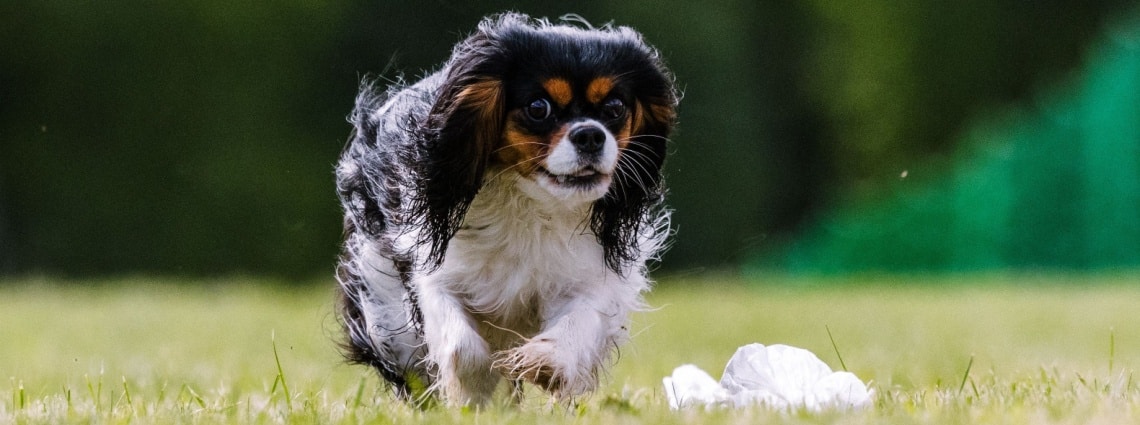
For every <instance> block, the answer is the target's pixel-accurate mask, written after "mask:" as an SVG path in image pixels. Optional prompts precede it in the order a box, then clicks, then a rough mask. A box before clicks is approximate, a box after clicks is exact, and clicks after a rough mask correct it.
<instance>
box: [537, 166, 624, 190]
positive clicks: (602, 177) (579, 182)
mask: <svg viewBox="0 0 1140 425" xmlns="http://www.w3.org/2000/svg"><path fill="white" fill-rule="evenodd" d="M538 173H539V174H541V175H542V176H544V177H546V178H547V179H549V180H550V181H552V182H553V183H555V184H557V185H559V186H564V187H570V188H576V189H590V188H594V187H596V186H598V185H599V184H603V183H606V182H608V181H609V179H610V175H609V174H606V173H603V172H601V171H598V170H597V169H595V168H594V167H590V166H586V167H582V168H580V169H578V170H577V171H574V172H572V173H568V174H555V173H552V172H550V170H547V169H546V168H543V167H539V168H538Z"/></svg>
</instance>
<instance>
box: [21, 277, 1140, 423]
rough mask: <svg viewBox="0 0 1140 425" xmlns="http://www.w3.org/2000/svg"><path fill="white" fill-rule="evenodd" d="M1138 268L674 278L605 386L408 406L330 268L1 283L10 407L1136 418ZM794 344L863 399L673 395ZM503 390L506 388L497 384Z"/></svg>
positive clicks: (648, 416)
mask: <svg viewBox="0 0 1140 425" xmlns="http://www.w3.org/2000/svg"><path fill="white" fill-rule="evenodd" d="M1137 282H1140V279H1138V278H1137V276H1136V275H1117V276H1079V275H1078V276H1034V275H1020V276H966V277H962V276H959V277H925V276H914V277H898V276H895V277H871V276H867V277H854V278H843V279H840V278H820V279H813V278H789V277H780V276H767V277H762V278H760V279H759V280H757V281H756V282H752V283H751V284H746V283H744V282H742V281H740V280H738V279H733V278H727V279H726V278H715V277H702V278H673V279H665V282H663V283H662V284H661V285H660V286H659V288H658V289H657V290H656V291H655V292H653V294H652V295H651V296H650V302H651V304H653V305H655V306H657V307H658V309H657V310H656V311H652V312H646V313H643V314H638V315H637V316H636V317H635V318H634V326H633V332H634V333H635V336H634V339H633V343H632V344H630V345H627V346H626V347H624V348H623V349H622V350H621V356H620V357H621V358H620V360H619V362H618V363H617V364H616V365H615V366H614V367H612V368H611V369H610V370H609V372H608V376H607V377H606V379H605V380H604V382H605V383H604V384H603V387H602V388H601V389H600V390H599V391H598V392H597V393H596V394H594V395H593V396H592V397H590V398H588V399H584V400H581V402H580V403H579V404H578V405H576V406H563V405H553V406H552V405H550V404H549V403H548V402H547V400H546V398H545V397H543V396H542V395H541V394H539V393H538V391H536V390H534V389H533V388H528V391H527V394H528V397H527V400H526V401H525V402H524V403H523V405H522V406H520V407H513V406H507V405H506V403H505V401H504V402H502V403H500V404H496V405H494V406H491V407H490V408H488V409H486V410H483V411H472V410H464V409H444V408H433V409H429V410H426V411H420V410H416V409H413V408H410V407H408V406H405V405H402V404H399V403H396V402H394V401H393V400H392V398H391V397H390V396H389V395H388V394H387V393H386V392H385V391H384V390H383V388H382V387H381V385H380V383H379V380H378V379H377V378H376V377H375V376H374V375H373V374H372V373H371V372H370V371H367V370H365V369H363V368H361V367H355V366H347V365H344V364H342V363H341V361H340V359H339V357H338V355H337V353H336V351H335V348H334V345H333V343H332V342H331V341H332V340H333V339H334V338H335V335H336V333H337V328H336V324H335V322H334V320H333V317H332V315H331V311H332V300H333V295H332V291H331V282H321V283H320V284H318V285H312V286H302V287H291V286H282V285H279V284H274V283H272V282H262V281H256V280H250V279H227V280H218V281H193V282H185V281H175V282H171V281H152V280H148V279H123V280H116V281H111V282H92V281H81V282H74V281H73V282H59V281H52V280H45V279H24V280H11V281H7V282H2V283H0V379H3V380H6V381H0V424H4V423H19V424H24V423H28V424H34V423H76V422H78V423H379V424H387V423H410V422H422V423H487V424H499V423H507V424H530V423H536V422H541V423H555V424H557V423H575V424H579V423H648V424H671V423H709V424H718V423H724V424H735V423H755V422H764V423H796V424H798V423H807V424H816V423H853V424H862V423H931V424H958V423H970V424H974V423H1058V424H1064V423H1105V424H1110V423H1128V422H1133V423H1134V422H1137V421H1140V382H1138V381H1140V378H1137V377H1135V376H1134V375H1133V370H1134V368H1135V367H1136V366H1137V362H1138V361H1140V320H1138V319H1140V313H1138V311H1140V309H1138V308H1137V306H1138V305H1140V285H1136V283H1137ZM750 342H761V343H765V344H774V343H785V344H790V345H794V346H799V347H804V348H807V349H809V350H811V351H813V352H814V353H816V354H817V355H819V357H820V358H821V359H822V360H824V361H825V362H827V363H828V364H830V365H831V366H832V367H833V368H835V369H849V370H850V371H851V372H853V373H855V374H856V375H858V376H859V377H860V378H862V379H863V380H864V381H869V382H870V383H871V386H872V387H873V388H874V389H875V391H876V393H877V394H876V397H875V403H874V406H873V407H871V408H869V409H866V410H863V411H856V412H824V413H817V414H811V413H806V412H773V411H769V410H766V409H763V408H754V409H744V410H710V411H706V410H703V409H695V410H686V411H681V412H674V411H670V410H669V408H668V404H667V403H666V401H665V399H664V394H663V390H662V388H661V378H662V377H663V376H665V375H668V374H670V373H671V372H672V369H673V368H674V367H676V366H679V365H681V364H684V363H694V364H696V365H697V366H700V367H701V368H702V369H705V370H706V371H709V372H710V373H711V374H712V375H713V376H714V377H719V375H720V371H721V370H722V369H723V367H724V364H725V362H727V361H728V358H729V357H730V356H731V355H732V353H733V351H734V350H735V349H736V347H739V346H741V345H744V344H747V343H750ZM503 399H505V397H503Z"/></svg>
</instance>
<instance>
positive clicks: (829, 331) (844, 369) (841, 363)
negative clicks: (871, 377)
mask: <svg viewBox="0 0 1140 425" xmlns="http://www.w3.org/2000/svg"><path fill="white" fill-rule="evenodd" d="M823 328H824V329H827V339H830V340H831V348H832V349H833V350H835V357H839V366H842V367H843V371H844V372H850V371H849V370H847V363H844V362H843V355H842V354H839V346H838V345H835V337H832V336H831V327H829V326H826V325H824V327H823Z"/></svg>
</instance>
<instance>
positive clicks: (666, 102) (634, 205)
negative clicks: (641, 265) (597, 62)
mask: <svg viewBox="0 0 1140 425" xmlns="http://www.w3.org/2000/svg"><path fill="white" fill-rule="evenodd" d="M647 49H648V48H647ZM649 52H650V55H649V59H650V60H649V66H647V67H646V68H645V69H644V70H642V71H641V72H637V73H633V74H630V75H629V76H627V77H626V78H628V79H629V81H633V82H634V87H635V88H634V90H633V92H634V93H635V94H636V97H637V98H636V100H635V102H634V103H633V105H632V106H633V108H632V110H631V111H630V112H631V115H630V136H629V144H628V145H626V147H625V149H624V152H622V154H621V156H620V157H619V159H618V170H617V172H616V173H615V174H614V182H613V184H612V185H611V186H610V190H609V191H608V192H607V193H606V196H604V197H603V198H602V199H599V200H598V201H596V202H595V203H594V207H593V212H592V217H591V229H592V230H593V231H594V234H595V235H597V237H598V240H599V242H601V244H602V246H603V247H604V250H605V259H606V266H607V267H609V268H610V269H611V270H613V271H614V272H615V273H618V274H624V270H625V269H626V267H627V266H628V265H629V264H633V263H636V262H639V261H641V260H643V258H641V257H642V254H643V253H642V250H643V248H644V247H643V246H642V244H643V242H644V241H642V240H640V238H641V234H642V228H643V226H655V225H657V222H656V219H657V217H656V216H655V215H654V214H652V212H653V210H654V208H657V206H658V205H660V203H661V201H662V200H663V199H664V197H665V190H664V186H663V182H662V180H663V177H662V173H661V170H662V167H663V166H664V163H665V153H666V149H667V146H666V145H667V142H668V140H669V134H670V133H671V132H672V131H673V126H674V123H675V122H676V118H677V113H676V107H677V100H678V96H677V94H676V92H675V91H674V89H673V77H672V75H671V74H670V73H669V72H668V70H666V69H665V67H664V65H663V64H662V63H661V62H660V61H659V59H658V58H657V55H656V52H653V51H651V50H650V51H649Z"/></svg>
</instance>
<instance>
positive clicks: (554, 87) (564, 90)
mask: <svg viewBox="0 0 1140 425" xmlns="http://www.w3.org/2000/svg"><path fill="white" fill-rule="evenodd" d="M542 88H544V89H546V94H548V95H550V99H551V100H553V101H554V103H557V104H558V106H559V107H566V105H569V104H570V101H571V100H573V99H574V91H573V89H572V88H571V87H570V82H568V81H566V80H563V79H561V78H551V79H549V80H546V82H544V83H542Z"/></svg>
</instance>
